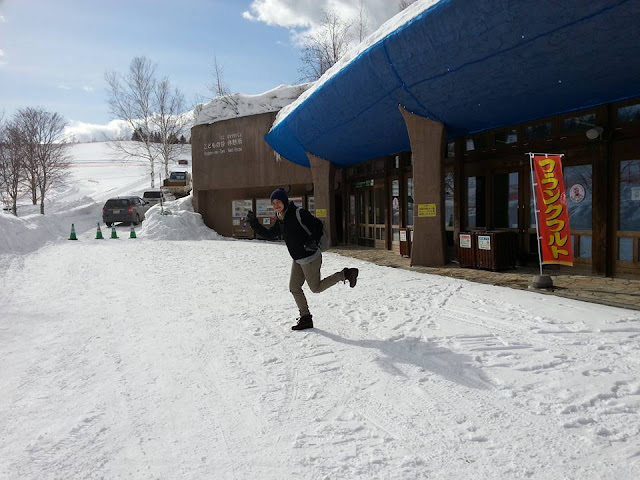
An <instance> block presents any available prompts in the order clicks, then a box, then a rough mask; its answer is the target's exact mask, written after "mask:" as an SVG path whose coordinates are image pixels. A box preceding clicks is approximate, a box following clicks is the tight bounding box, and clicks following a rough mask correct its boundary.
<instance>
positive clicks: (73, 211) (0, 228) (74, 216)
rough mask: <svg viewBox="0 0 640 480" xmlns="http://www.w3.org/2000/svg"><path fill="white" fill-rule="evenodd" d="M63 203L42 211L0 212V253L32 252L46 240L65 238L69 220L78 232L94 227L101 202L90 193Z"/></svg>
mask: <svg viewBox="0 0 640 480" xmlns="http://www.w3.org/2000/svg"><path fill="white" fill-rule="evenodd" d="M66 207H67V208H66V209H65V210H63V211H60V212H57V213H48V214H46V215H41V214H39V213H34V214H31V215H26V216H24V217H14V216H13V215H12V214H11V213H9V212H2V213H0V255H4V254H19V255H24V254H27V253H31V252H35V251H36V250H38V249H39V248H41V247H43V246H45V245H46V244H48V243H52V242H57V241H61V240H64V239H65V238H69V234H70V233H71V224H72V223H73V224H75V225H74V226H75V230H76V232H78V233H79V232H82V231H85V230H88V229H91V228H93V229H95V228H96V222H98V221H99V220H101V205H99V204H98V203H96V202H95V201H94V200H93V199H92V198H90V197H82V198H80V199H78V200H76V201H74V202H68V203H67V204H66ZM45 211H46V210H45Z"/></svg>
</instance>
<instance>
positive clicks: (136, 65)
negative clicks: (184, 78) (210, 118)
mask: <svg viewBox="0 0 640 480" xmlns="http://www.w3.org/2000/svg"><path fill="white" fill-rule="evenodd" d="M105 80H106V81H107V84H108V87H109V88H108V90H107V95H108V103H109V108H110V110H111V113H112V114H113V115H114V116H115V117H116V118H119V119H120V120H123V121H125V122H126V123H127V124H128V125H129V127H130V128H131V130H132V131H134V132H135V131H138V132H140V134H141V135H140V137H141V141H140V142H136V143H135V144H132V143H129V142H124V141H117V142H110V145H111V146H112V147H113V148H114V149H116V150H117V151H119V152H121V153H124V154H125V155H127V156H128V157H138V158H140V157H142V158H144V159H146V160H148V161H149V168H150V176H151V187H152V188H153V187H155V163H156V161H157V160H161V162H162V166H163V167H164V172H165V176H168V175H169V161H170V160H174V159H175V158H176V157H177V156H178V154H179V148H180V146H179V145H175V144H173V143H172V138H173V137H175V136H178V135H179V134H180V133H182V131H183V130H184V129H185V128H186V126H187V125H188V124H189V123H190V122H191V118H189V116H188V115H185V114H184V110H185V103H184V97H183V95H182V94H181V93H180V91H179V90H178V89H177V88H173V87H172V86H171V83H170V81H169V79H168V78H166V77H165V78H163V79H160V80H158V79H157V78H156V65H155V64H153V63H151V61H150V60H149V59H147V58H146V57H135V58H134V59H133V60H132V61H131V64H130V65H129V72H128V73H127V75H124V76H123V75H121V74H119V73H117V72H107V73H105ZM158 138H159V141H155V140H158ZM121 140H123V139H121Z"/></svg>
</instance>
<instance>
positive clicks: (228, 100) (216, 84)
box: [209, 54, 238, 113]
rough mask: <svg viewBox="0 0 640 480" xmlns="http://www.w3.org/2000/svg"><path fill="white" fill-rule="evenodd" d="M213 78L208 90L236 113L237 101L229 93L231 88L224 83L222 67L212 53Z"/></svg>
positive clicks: (213, 96)
mask: <svg viewBox="0 0 640 480" xmlns="http://www.w3.org/2000/svg"><path fill="white" fill-rule="evenodd" d="M212 76H213V80H212V83H211V84H210V85H209V91H210V92H211V94H212V99H213V98H219V99H220V100H222V102H224V103H225V104H226V105H227V106H228V107H229V108H230V109H231V110H233V111H234V112H235V113H238V102H237V101H236V99H235V98H233V96H232V95H231V90H230V89H229V85H228V84H227V83H226V81H225V79H224V67H223V66H222V65H221V64H219V63H218V57H217V56H216V55H215V54H214V56H213V71H212Z"/></svg>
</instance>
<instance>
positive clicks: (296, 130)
mask: <svg viewBox="0 0 640 480" xmlns="http://www.w3.org/2000/svg"><path fill="white" fill-rule="evenodd" d="M321 80H322V79H321ZM638 96H640V0H615V1H614V0H590V1H585V0H561V1H559V0H504V1H497V0H494V1H491V0H475V1H468V0H441V1H440V2H438V3H436V4H435V5H433V6H432V7H430V8H429V9H428V10H426V11H424V12H423V13H422V14H420V15H419V16H417V17H416V18H414V19H413V20H411V21H409V22H408V23H406V24H404V25H402V26H401V27H399V28H398V29H397V30H395V31H394V32H392V33H391V34H389V35H387V36H386V37H385V38H383V39H382V40H380V41H378V42H377V43H375V44H373V45H372V46H370V47H369V48H367V49H366V50H365V51H364V52H363V53H361V54H360V55H359V56H358V57H356V58H355V59H354V60H353V61H351V62H350V63H348V64H347V65H346V66H345V67H344V68H342V69H341V70H340V71H339V72H338V73H337V74H335V75H334V76H333V77H331V78H330V79H328V80H327V81H326V82H324V83H323V84H322V85H321V86H320V88H318V89H317V90H316V91H314V92H313V93H312V94H311V95H310V96H309V97H308V98H306V99H305V100H304V101H303V102H302V103H301V104H300V105H298V107H297V108H295V109H294V110H293V111H291V112H290V113H289V114H288V115H287V116H286V117H285V118H284V119H283V120H282V121H281V122H280V123H278V124H277V125H276V126H275V127H274V128H273V129H272V130H271V131H270V132H269V133H268V134H267V135H266V137H265V138H266V140H267V142H268V143H269V144H270V145H271V146H272V147H273V148H274V150H276V151H277V152H278V153H280V154H281V155H282V156H283V157H285V158H286V159H288V160H290V161H293V162H295V163H298V164H300V165H309V162H308V159H307V157H306V155H305V152H310V153H313V154H314V155H317V156H319V157H321V158H325V159H327V160H330V161H331V162H333V163H335V164H337V165H339V166H349V165H354V164H357V163H360V162H363V161H367V160H371V159H373V158H378V157H381V156H384V155H389V154H393V153H397V152H400V151H404V150H409V149H410V144H409V137H408V134H407V130H406V127H405V123H404V120H403V118H402V116H401V114H400V111H399V109H398V105H402V106H404V107H405V108H406V109H407V110H409V111H411V112H413V113H416V114H418V115H422V116H425V117H428V118H431V119H434V120H437V121H440V122H443V123H444V124H445V126H446V128H447V133H448V135H449V137H455V136H460V135H466V134H469V133H473V132H479V131H483V130H489V129H493V128H497V127H501V126H507V125H514V124H518V123H523V122H527V121H531V120H534V119H537V118H541V117H546V116H551V115H555V114H559V113H563V112H568V111H573V110H578V109H583V108H589V107H591V106H595V105H601V104H603V103H609V102H613V101H620V100H624V99H627V98H633V97H638Z"/></svg>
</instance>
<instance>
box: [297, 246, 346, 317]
mask: <svg viewBox="0 0 640 480" xmlns="http://www.w3.org/2000/svg"><path fill="white" fill-rule="evenodd" d="M321 266H322V255H320V256H319V257H318V258H316V259H315V260H314V261H313V262H311V263H307V264H305V265H300V264H299V263H297V262H296V261H295V260H294V261H293V264H292V265H291V278H290V279H289V291H290V292H291V294H292V295H293V298H294V299H295V301H296V305H298V310H300V315H309V305H308V304H307V298H306V297H305V296H304V292H303V291H302V285H304V282H305V280H306V281H307V285H309V289H310V290H311V291H312V292H313V293H320V292H324V291H325V290H326V289H327V288H329V287H331V286H333V285H335V284H336V283H338V282H341V281H343V280H344V273H343V272H342V271H339V272H336V273H334V274H333V275H330V276H328V277H327V278H323V279H322V280H320V267H321Z"/></svg>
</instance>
